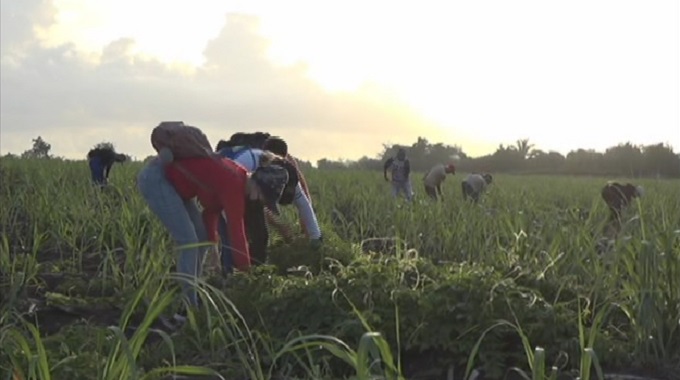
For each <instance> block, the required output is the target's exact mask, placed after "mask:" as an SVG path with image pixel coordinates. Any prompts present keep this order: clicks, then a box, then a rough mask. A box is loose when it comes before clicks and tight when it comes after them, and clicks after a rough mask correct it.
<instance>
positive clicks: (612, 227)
mask: <svg viewBox="0 0 680 380" xmlns="http://www.w3.org/2000/svg"><path fill="white" fill-rule="evenodd" d="M600 194H601V196H602V199H603V200H604V202H605V203H606V204H607V207H608V208H609V221H608V223H607V225H606V226H605V229H606V231H605V233H606V234H607V235H609V236H612V235H615V234H616V233H617V232H618V231H619V229H620V228H621V214H622V212H623V211H624V209H625V208H627V207H628V205H629V204H630V203H631V202H632V201H633V199H635V198H640V197H642V196H643V195H644V188H643V187H642V186H635V185H633V184H630V183H627V184H625V185H624V184H621V183H618V182H612V181H610V182H607V184H605V185H604V187H603V188H602V190H601V191H600Z"/></svg>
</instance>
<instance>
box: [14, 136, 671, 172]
mask: <svg viewBox="0 0 680 380" xmlns="http://www.w3.org/2000/svg"><path fill="white" fill-rule="evenodd" d="M103 146H109V147H110V148H111V149H114V148H113V144H111V143H107V142H102V143H99V144H97V145H96V147H103ZM51 147H52V146H51V145H50V144H49V143H47V142H46V141H44V140H43V139H42V138H41V137H40V136H38V138H36V139H34V140H33V147H32V148H31V149H29V150H26V151H25V152H23V153H22V154H21V158H53V156H52V155H50V150H51ZM400 148H403V149H405V150H406V155H407V157H408V158H409V160H410V161H411V168H412V169H413V170H415V171H426V170H429V169H430V168H431V167H432V166H434V165H435V164H439V163H448V162H452V161H453V162H455V165H456V168H457V170H458V171H461V172H489V173H514V174H565V175H596V176H618V177H655V178H680V154H676V153H675V152H674V151H673V149H672V148H671V147H670V146H668V145H666V144H662V143H659V144H653V145H635V144H632V143H630V142H627V143H622V144H619V145H616V146H613V147H610V148H608V149H606V150H605V151H604V152H597V151H595V150H590V149H577V150H572V151H571V152H569V153H568V154H567V155H566V156H564V155H562V154H560V153H559V152H554V151H547V152H546V151H543V150H541V149H537V148H536V147H535V146H534V145H533V144H532V143H531V142H530V141H529V139H521V140H517V141H516V142H515V143H514V144H510V145H507V146H506V145H504V144H501V145H499V146H498V148H497V149H496V151H495V152H494V153H492V154H488V155H485V156H481V157H470V156H468V155H467V154H465V152H464V151H463V148H461V147H460V146H458V145H447V144H444V143H441V142H439V143H434V144H433V143H430V142H429V141H428V140H427V139H426V138H424V137H418V140H417V141H416V142H414V143H413V144H411V145H396V144H395V145H388V144H383V149H382V152H381V153H379V154H378V155H377V157H376V158H370V157H368V156H364V157H362V158H360V159H358V160H329V159H327V158H324V159H321V160H318V161H317V168H319V169H321V170H347V169H354V170H378V171H382V170H383V164H384V162H385V160H387V159H388V158H389V157H394V156H395V155H396V153H397V150H399V149H400ZM7 156H11V155H7ZM127 158H128V160H130V159H131V157H130V156H127ZM300 165H301V166H302V167H303V168H311V167H312V164H311V163H310V162H308V161H303V160H300Z"/></svg>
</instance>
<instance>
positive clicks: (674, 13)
mask: <svg viewBox="0 0 680 380" xmlns="http://www.w3.org/2000/svg"><path fill="white" fill-rule="evenodd" d="M679 4H680V2H678V1H677V0H658V1H648V2H644V1H639V0H638V1H630V0H611V1H609V0H608V1H605V0H589V1H584V0H576V1H569V2H567V1H562V2H556V1H540V0H531V1H529V0H518V1H491V0H489V1H427V0H426V1H420V2H417V3H416V2H406V1H377V0H374V1H361V2H359V1H358V0H348V1H343V2H324V1H312V0H304V1H303V0H292V1H275V0H271V1H259V0H246V1H229V2H225V1H217V0H215V1H211V0H193V1H152V0H134V1H133V0H115V1H114V0H97V1H88V0H51V1H50V0H2V2H1V3H0V6H1V10H0V17H1V20H0V28H1V31H0V37H1V38H2V40H1V42H2V43H1V49H2V50H1V53H0V63H1V69H2V71H1V76H0V81H1V82H0V92H1V93H0V151H1V152H2V154H5V153H7V152H13V153H21V152H22V151H23V150H26V149H28V148H29V147H30V145H31V139H33V138H35V137H37V136H38V135H41V136H42V137H43V138H44V139H45V140H46V141H48V142H49V143H51V144H52V146H53V148H52V151H53V153H55V154H57V155H61V156H66V157H69V158H80V157H83V156H84V155H85V153H86V152H87V150H88V149H89V148H90V147H92V146H93V145H94V144H96V143H98V142H100V141H111V142H113V143H114V144H115V145H116V147H117V149H118V150H119V151H122V152H125V153H128V154H131V155H134V156H137V157H139V158H143V157H145V156H147V155H149V154H152V153H153V150H152V148H151V145H150V143H149V140H148V136H149V132H150V130H151V128H152V127H153V126H155V125H156V124H157V123H158V122H159V121H161V120H184V121H185V122H187V123H190V124H194V125H197V126H199V127H200V128H202V129H203V130H204V131H205V132H206V134H207V135H208V137H209V138H210V140H211V142H213V144H214V143H216V142H217V141H218V140H219V139H220V138H228V137H229V136H230V135H231V134H232V133H233V132H236V131H238V130H245V131H255V130H264V131H269V132H270V133H274V134H278V135H281V136H283V137H284V138H286V139H287V140H288V141H289V145H290V147H291V151H292V153H293V154H295V155H297V156H299V157H301V158H303V159H309V160H317V159H319V158H322V157H328V158H338V157H343V158H350V159H355V158H359V157H360V156H363V155H368V156H374V155H375V154H376V153H378V152H379V151H380V150H381V148H382V146H381V143H383V142H390V143H402V144H410V143H413V142H414V141H415V140H416V138H417V137H418V136H424V137H426V138H428V139H429V140H430V141H433V142H439V141H441V142H444V143H448V144H456V145H461V146H462V147H463V149H464V151H465V152H467V153H468V154H471V155H474V156H476V155H482V154H487V153H492V152H493V151H494V150H495V148H496V147H497V146H498V145H499V144H501V143H503V144H506V145H507V144H511V143H513V142H514V141H515V140H517V139H521V138H529V139H530V140H531V142H533V143H534V144H535V145H536V146H537V147H538V148H541V149H544V150H557V151H560V152H561V153H567V152H568V151H569V150H572V149H577V148H587V149H597V150H604V149H605V148H607V147H610V146H613V145H616V144H618V143H622V142H626V141H631V142H633V143H637V144H653V143H659V142H661V143H668V144H670V145H672V146H673V148H674V149H675V150H676V151H678V150H680V28H679V25H680V21H679V20H680V6H679Z"/></svg>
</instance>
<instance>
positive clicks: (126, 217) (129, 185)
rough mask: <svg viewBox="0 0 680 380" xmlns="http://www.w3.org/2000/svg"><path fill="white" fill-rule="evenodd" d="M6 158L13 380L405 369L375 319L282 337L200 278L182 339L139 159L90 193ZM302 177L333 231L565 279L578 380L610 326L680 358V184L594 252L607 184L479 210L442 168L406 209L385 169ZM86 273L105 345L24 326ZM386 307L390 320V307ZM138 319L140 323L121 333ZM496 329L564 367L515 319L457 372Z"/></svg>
mask: <svg viewBox="0 0 680 380" xmlns="http://www.w3.org/2000/svg"><path fill="white" fill-rule="evenodd" d="M0 164H1V165H2V167H3V179H2V181H1V183H0V189H1V190H2V191H1V192H0V201H2V204H3V207H2V208H1V210H0V226H1V228H2V232H3V233H2V238H1V239H0V265H1V266H2V279H1V280H0V281H1V286H2V289H1V290H2V305H1V306H0V311H1V313H2V314H1V315H0V322H1V324H2V328H1V330H0V347H2V350H3V353H2V354H0V357H1V358H2V359H3V360H6V361H7V363H8V364H3V365H2V366H1V367H0V369H1V370H5V371H6V372H7V373H8V374H9V375H8V376H9V377H7V378H12V377H11V376H14V378H18V379H49V378H51V377H50V376H52V374H54V373H57V372H58V371H62V370H64V367H65V366H66V365H68V366H74V368H86V367H88V365H87V364H88V363H90V364H91V365H92V366H94V367H95V369H92V368H90V370H91V371H90V372H87V373H88V374H91V375H93V376H96V378H98V379H114V378H115V379H119V378H127V379H160V378H163V376H166V375H168V374H176V375H178V374H185V375H204V376H214V378H220V377H224V376H225V375H224V373H228V372H229V370H231V369H233V367H234V366H238V367H240V371H241V373H243V374H245V376H246V377H247V378H249V379H268V378H273V377H275V376H277V375H280V374H281V373H282V371H283V372H285V370H282V369H281V363H283V362H282V360H283V361H285V360H288V359H286V358H291V357H292V358H294V361H295V362H296V363H297V364H298V365H302V366H303V367H304V368H306V371H307V376H309V377H313V378H318V377H319V376H322V375H323V372H324V371H323V370H322V369H321V367H320V365H321V364H320V363H319V362H317V361H316V358H317V356H316V355H315V354H313V352H315V351H317V350H318V349H320V348H321V349H323V350H325V351H327V352H330V353H331V354H332V355H333V356H335V357H336V358H337V359H339V360H341V361H342V362H344V363H345V365H346V366H348V367H349V368H351V369H352V373H353V374H354V378H356V379H362V380H363V379H369V378H370V379H374V378H376V379H377V378H385V379H387V378H389V379H393V378H394V379H397V378H402V377H403V374H402V373H401V368H402V363H401V358H400V356H399V352H401V347H398V345H399V344H398V342H397V344H396V345H395V346H392V347H390V346H389V344H388V343H387V341H386V339H385V338H384V337H383V336H382V335H381V334H379V333H377V331H380V329H381V328H380V326H371V325H370V324H369V323H368V322H367V321H366V320H365V319H363V318H362V312H361V311H360V310H359V309H358V308H355V309H354V312H355V316H356V318H357V319H358V320H359V321H361V322H362V323H363V326H364V329H365V335H364V336H363V337H362V338H360V339H359V344H358V346H357V347H356V349H354V348H352V347H350V346H349V345H348V344H347V343H345V342H343V341H342V340H340V339H338V338H335V337H333V336H330V335H328V334H325V333H323V332H319V333H318V334H316V335H305V336H297V337H293V338H291V339H290V340H289V341H288V342H285V343H283V344H282V345H279V344H277V343H274V342H271V341H269V340H268V338H267V336H266V335H265V334H263V333H262V332H260V331H254V330H252V329H251V328H250V327H249V326H250V325H251V324H253V323H254V321H249V320H246V319H245V318H244V317H243V316H242V315H241V314H240V313H239V310H238V308H237V307H236V305H235V304H234V303H233V302H232V301H231V300H230V299H228V298H227V297H226V296H225V295H224V293H223V292H222V290H221V289H220V288H219V287H217V286H214V285H210V284H208V283H206V282H204V281H200V282H198V283H196V284H195V286H197V288H198V289H199V290H200V295H201V298H202V300H203V301H204V302H203V305H204V306H203V307H202V309H200V310H197V311H195V312H192V313H190V315H189V323H188V325H187V326H185V327H184V329H183V330H182V331H181V335H182V337H180V336H175V335H171V334H170V333H168V332H163V331H161V330H158V329H156V328H155V327H154V326H155V325H154V323H155V321H156V320H157V319H158V317H159V316H161V315H163V314H166V313H170V312H171V310H172V308H174V307H176V306H177V304H178V301H177V300H178V298H177V295H176V292H175V289H176V283H177V282H178V281H179V280H180V278H179V277H178V276H177V275H169V271H170V269H171V268H173V254H172V252H173V244H172V242H171V241H170V239H169V237H168V235H167V233H166V232H165V231H164V230H163V228H162V226H161V225H160V223H159V222H158V221H157V220H156V218H155V217H154V216H153V215H152V214H151V213H150V212H149V211H148V209H147V208H146V206H145V205H144V202H143V200H142V199H141V197H140V196H139V195H138V193H137V191H136V189H135V185H134V176H135V174H136V172H137V171H138V170H139V169H140V166H139V164H138V163H131V164H125V165H120V166H118V165H117V166H116V167H114V169H113V171H112V178H111V181H112V183H113V184H114V186H113V187H112V188H110V189H105V190H104V191H100V190H98V189H95V188H93V187H91V186H90V184H89V173H88V169H87V166H86V164H85V163H83V162H59V161H27V160H12V161H7V160H6V159H3V161H2V162H1V163H0ZM8 173H9V174H8ZM306 175H307V177H308V181H309V183H310V186H311V190H312V193H313V194H314V207H315V209H316V211H317V215H318V217H319V221H320V223H321V225H322V228H323V229H324V230H325V231H334V232H335V233H337V234H338V235H339V236H340V238H342V239H345V240H348V241H352V242H359V241H361V240H363V239H367V238H374V237H398V238H400V239H403V240H404V241H406V242H408V244H409V246H410V247H411V248H415V249H417V251H418V252H419V255H420V256H421V257H425V258H427V259H428V260H432V261H434V262H440V261H441V262H464V261H469V262H477V263H480V264H484V265H488V266H492V267H494V268H495V269H496V270H498V271H500V272H502V273H505V274H507V275H509V276H511V277H512V278H513V279H515V280H516V281H518V282H520V283H522V284H524V286H527V287H531V286H533V287H541V286H543V285H542V284H545V283H546V282H548V281H555V282H562V283H563V288H561V289H560V290H558V291H556V292H552V293H550V294H546V296H548V301H549V302H550V303H551V304H553V305H561V304H570V303H574V302H577V303H578V309H579V312H578V321H577V324H578V335H577V337H576V339H577V340H578V342H579V350H580V353H581V355H580V359H579V361H580V367H579V369H578V372H579V376H580V377H581V379H583V380H589V379H590V378H592V377H593V376H592V375H591V374H592V371H593V370H594V371H595V376H596V377H597V378H598V379H602V376H603V375H602V368H601V367H600V366H599V364H598V361H599V359H598V355H599V354H600V353H599V352H598V351H597V347H598V346H597V342H598V339H600V338H601V337H602V336H603V335H604V334H605V333H608V332H607V331H606V329H605V326H604V320H605V319H607V320H616V322H617V323H618V324H619V325H620V326H623V325H625V326H626V327H625V329H624V328H621V331H623V330H625V331H626V332H625V334H627V335H628V336H627V337H626V338H627V339H629V340H631V341H632V342H634V343H633V345H632V347H634V350H635V352H632V353H631V355H630V358H632V359H631V361H632V362H634V361H637V362H638V363H637V364H640V365H653V364H656V365H663V364H664V363H669V362H673V361H674V360H677V358H678V355H680V353H679V351H678V348H677V347H676V346H675V345H676V344H677V343H678V342H680V336H679V335H680V331H679V330H680V328H679V327H678V320H679V319H680V191H679V190H678V188H680V187H679V186H678V185H679V183H678V182H677V181H663V180H654V181H652V180H642V181H640V182H641V183H643V184H644V185H645V186H646V188H647V196H646V197H645V198H643V199H641V200H640V202H639V203H637V204H636V206H635V207H632V208H631V209H630V210H629V213H628V214H627V221H626V223H625V225H624V228H623V230H622V231H621V234H620V236H619V239H617V240H616V241H614V242H613V243H612V246H611V249H610V250H609V251H608V252H607V253H604V254H602V253H600V252H599V251H598V244H599V243H600V238H601V231H602V229H603V221H604V220H605V219H606V210H605V208H604V206H603V205H602V202H600V201H599V199H598V194H599V187H600V186H601V185H602V182H603V181H602V180H600V179H592V178H567V177H511V176H502V175H501V176H497V178H495V182H494V184H493V185H492V186H491V188H490V191H489V193H488V194H486V195H485V196H484V197H483V199H482V202H481V203H480V204H479V205H473V204H469V203H465V202H463V200H462V197H461V196H460V194H459V185H458V181H457V180H456V179H452V178H451V177H449V179H448V180H447V182H446V183H445V185H444V189H445V194H444V197H445V201H444V203H441V204H437V205H435V204H434V203H433V202H430V201H429V200H427V199H426V198H425V197H424V195H423V194H422V191H421V190H420V187H421V186H420V184H419V183H417V182H414V187H415V189H416V191H417V192H418V193H419V194H417V201H416V202H415V203H414V204H408V203H406V202H403V201H401V200H396V201H395V200H393V199H391V198H390V197H389V189H388V188H387V186H388V185H387V184H386V183H385V182H384V181H383V180H382V178H381V176H380V174H379V173H369V172H319V171H310V172H309V173H307V174H306ZM414 178H420V177H419V176H417V175H416V176H414ZM454 178H455V177H454ZM284 216H285V217H286V218H287V219H288V220H290V221H294V220H296V217H295V215H294V211H293V210H285V212H284ZM84 272H85V273H96V275H95V277H96V279H97V281H98V282H99V284H100V286H101V288H102V289H104V290H105V292H104V291H102V292H104V293H106V294H113V295H115V296H116V297H119V298H120V299H123V300H125V303H124V304H122V305H120V306H121V309H122V311H121V317H120V319H119V321H118V324H117V325H113V326H108V327H107V330H106V333H104V334H102V335H101V336H99V335H97V338H96V339H95V340H96V343H93V344H95V346H96V347H98V348H99V349H101V351H100V352H93V351H94V350H93V349H92V347H94V346H92V344H89V343H80V342H79V343H78V344H82V347H87V352H86V351H80V352H79V351H78V349H76V348H74V347H76V346H77V344H75V343H74V344H73V345H70V342H54V341H51V340H50V338H49V337H44V336H41V334H40V331H39V326H38V327H36V326H34V324H32V323H29V322H26V321H25V320H26V319H27V318H28V319H29V320H30V317H28V316H27V314H26V313H27V308H26V299H27V298H26V297H27V293H26V292H27V289H28V288H30V287H35V286H40V284H41V283H42V281H43V279H42V276H43V275H44V274H45V273H66V274H68V273H74V274H78V273H84ZM577 287H578V289H581V290H584V291H585V292H587V293H588V294H589V297H588V300H589V303H587V304H586V306H585V307H582V300H581V299H573V298H572V299H570V298H569V297H571V296H567V295H566V294H571V293H569V292H568V290H571V289H575V288H577ZM104 293H101V294H104ZM395 314H396V315H397V317H396V319H397V326H398V325H399V323H398V320H399V311H398V310H395ZM135 318H136V319H139V321H140V322H138V323H137V324H136V326H134V332H133V333H132V334H131V335H130V332H129V330H130V329H131V327H132V326H131V321H132V319H135ZM500 326H503V327H511V328H512V329H514V330H515V331H516V332H517V334H518V335H519V336H520V337H521V341H522V345H523V350H524V352H525V356H526V358H527V368H528V369H529V372H530V373H527V372H526V371H523V372H522V373H523V374H524V375H525V376H527V377H528V378H531V379H539V378H543V379H554V378H555V376H556V375H557V372H558V370H559V368H553V366H549V365H548V364H546V360H547V359H546V352H545V350H544V349H543V348H540V347H539V348H536V347H534V346H533V345H532V344H531V342H529V341H528V337H527V335H526V333H525V332H524V330H523V327H522V326H521V325H520V323H519V322H518V321H517V320H513V321H509V320H503V321H499V322H498V324H497V325H494V326H479V331H485V332H484V333H482V334H481V336H480V338H479V340H478V342H477V345H475V347H474V349H473V350H472V351H471V352H470V356H469V361H468V366H467V368H466V377H467V376H469V375H470V373H471V372H472V370H473V369H474V368H475V366H476V359H475V358H476V355H477V352H478V350H480V349H482V347H483V341H484V339H483V338H484V337H485V336H486V334H487V333H488V332H490V331H492V330H493V329H495V328H498V327H500ZM93 328H94V327H93ZM397 330H398V329H397ZM621 331H619V332H617V333H619V334H624V333H623V332H621ZM398 333H399V331H397V335H398ZM153 339H160V341H161V342H163V345H164V347H165V348H164V349H167V350H169V351H170V353H171V354H170V355H169V357H170V358H172V359H171V360H170V362H156V363H155V364H156V365H151V366H150V365H149V364H148V363H149V362H153V361H154V360H152V359H150V358H153V357H154V352H150V351H148V350H147V347H149V346H148V344H149V341H150V340H153ZM179 342H181V344H182V347H183V348H185V349H186V347H192V349H194V350H196V352H197V353H200V354H201V355H196V357H195V358H194V359H192V360H194V361H195V363H191V361H187V359H186V357H187V355H186V354H183V357H184V360H183V362H182V363H178V362H177V361H176V359H175V358H176V354H177V352H176V350H177V345H178V344H180V343H179ZM55 347H56V348H55ZM545 348H546V349H549V347H545ZM82 350H85V348H83V349H82ZM218 352H219V353H220V354H219V355H217V354H215V353H218ZM224 352H228V353H229V354H228V355H226V357H229V358H230V359H229V361H228V362H224V358H225V355H224V354H223V353H224ZM263 352H268V357H263V356H262V355H263ZM602 354H604V353H602ZM189 356H190V355H189ZM219 361H223V362H219ZM74 363H79V364H78V365H77V366H76V365H75V364H74ZM95 363H96V364H95ZM142 363H144V364H142ZM303 364H304V365H303ZM633 364H635V363H633ZM83 371H85V369H83ZM82 373H86V372H82ZM73 376H74V377H73V378H78V377H77V374H73ZM52 377H53V376H52Z"/></svg>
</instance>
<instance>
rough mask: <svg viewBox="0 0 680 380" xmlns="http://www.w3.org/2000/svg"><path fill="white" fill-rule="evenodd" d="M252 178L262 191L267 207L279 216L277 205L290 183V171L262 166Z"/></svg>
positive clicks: (272, 166) (279, 167)
mask: <svg viewBox="0 0 680 380" xmlns="http://www.w3.org/2000/svg"><path fill="white" fill-rule="evenodd" d="M252 178H253V180H254V181H255V183H257V185H258V186H259V187H260V190H261V191H262V195H263V196H264V204H265V206H267V208H268V209H270V210H271V211H272V212H274V213H275V214H277V215H278V214H279V207H278V205H277V203H278V202H279V199H280V198H281V194H282V193H283V189H284V188H285V187H286V184H287V183H288V171H287V170H286V169H284V168H283V167H281V166H279V165H269V166H260V167H259V168H257V169H256V170H255V171H254V172H253V175H252Z"/></svg>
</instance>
